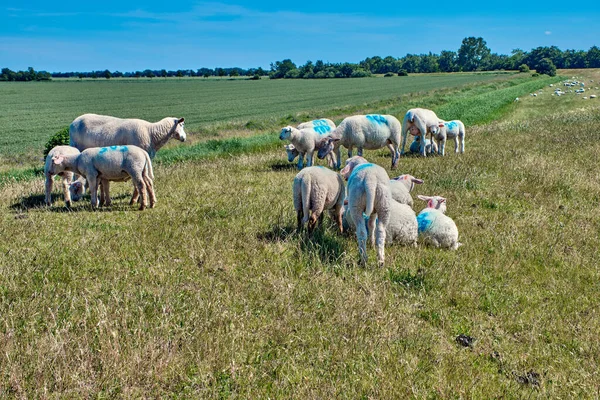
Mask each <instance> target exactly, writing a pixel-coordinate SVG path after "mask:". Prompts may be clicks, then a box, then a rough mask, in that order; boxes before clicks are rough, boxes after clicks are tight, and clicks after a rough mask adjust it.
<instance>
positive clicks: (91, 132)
mask: <svg viewBox="0 0 600 400" xmlns="http://www.w3.org/2000/svg"><path fill="white" fill-rule="evenodd" d="M183 126H184V118H173V117H167V118H163V119H161V120H160V121H158V122H154V123H152V122H148V121H144V120H141V119H122V118H115V117H110V116H108V115H97V114H84V115H81V116H79V117H77V118H76V119H75V120H74V121H73V122H72V123H71V126H69V142H70V145H71V146H73V147H76V148H77V149H79V151H83V150H85V149H88V148H90V147H104V146H117V145H134V146H137V147H139V148H141V149H142V150H145V151H146V152H147V153H148V154H149V155H150V158H154V156H155V155H156V152H157V151H158V150H159V149H160V148H161V147H162V146H164V145H165V144H166V143H167V142H168V141H169V139H171V138H173V139H177V140H179V141H181V142H184V141H185V139H186V134H185V131H184V130H183Z"/></svg>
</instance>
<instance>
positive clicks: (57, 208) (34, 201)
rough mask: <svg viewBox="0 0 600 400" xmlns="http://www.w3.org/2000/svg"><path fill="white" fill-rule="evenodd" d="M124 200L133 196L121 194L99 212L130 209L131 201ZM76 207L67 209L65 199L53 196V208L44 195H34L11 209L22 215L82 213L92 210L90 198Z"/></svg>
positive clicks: (15, 204) (76, 203)
mask: <svg viewBox="0 0 600 400" xmlns="http://www.w3.org/2000/svg"><path fill="white" fill-rule="evenodd" d="M122 199H127V200H129V199H131V196H130V195H128V194H120V195H118V196H116V197H111V200H112V205H111V206H110V207H100V208H99V211H110V210H111V209H112V208H113V207H119V208H121V206H122V205H126V206H128V207H129V201H126V202H122ZM73 205H74V206H75V207H67V206H66V204H65V200H64V197H63V196H62V195H58V196H53V197H52V206H50V207H48V206H46V196H45V195H44V194H34V195H31V196H27V197H21V199H20V200H19V202H17V203H14V204H12V205H11V206H10V209H11V210H13V211H15V212H17V213H22V212H26V211H29V210H31V209H40V208H45V209H46V210H47V211H51V212H59V213H62V212H82V211H91V210H92V208H91V206H90V196H89V195H86V196H84V197H82V198H81V200H79V201H76V202H73Z"/></svg>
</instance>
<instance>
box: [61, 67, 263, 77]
mask: <svg viewBox="0 0 600 400" xmlns="http://www.w3.org/2000/svg"><path fill="white" fill-rule="evenodd" d="M255 75H259V76H264V75H267V72H266V71H265V70H263V69H262V68H260V67H259V68H250V69H243V68H237V67H236V68H215V69H211V68H200V69H198V70H193V69H178V70H177V71H167V70H166V69H159V70H152V69H146V70H144V71H135V72H119V71H114V72H110V71H109V70H107V69H106V70H104V71H92V72H55V73H53V74H52V77H54V78H74V77H78V78H79V79H82V78H94V79H95V78H106V79H110V78H123V77H125V78H141V77H144V78H167V77H184V76H188V77H189V76H192V77H194V76H199V77H205V78H208V77H209V76H220V77H225V76H232V77H234V76H255Z"/></svg>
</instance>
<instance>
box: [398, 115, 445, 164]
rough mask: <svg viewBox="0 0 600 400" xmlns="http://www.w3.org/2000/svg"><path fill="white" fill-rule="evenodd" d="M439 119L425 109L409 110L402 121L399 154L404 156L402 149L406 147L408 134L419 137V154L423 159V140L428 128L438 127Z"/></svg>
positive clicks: (424, 154) (424, 143) (424, 142)
mask: <svg viewBox="0 0 600 400" xmlns="http://www.w3.org/2000/svg"><path fill="white" fill-rule="evenodd" d="M439 121H440V119H439V118H438V116H437V115H436V114H435V112H433V111H431V110H428V109H425V108H411V109H410V110H408V111H407V112H406V114H405V115H404V120H403V121H402V150H401V152H400V154H404V147H405V146H406V138H407V137H408V132H409V131H410V134H411V135H413V136H417V135H418V136H420V144H421V149H420V154H421V156H423V157H425V156H426V153H425V145H426V141H425V138H426V136H427V129H428V127H431V126H434V125H439V124H440V122H439Z"/></svg>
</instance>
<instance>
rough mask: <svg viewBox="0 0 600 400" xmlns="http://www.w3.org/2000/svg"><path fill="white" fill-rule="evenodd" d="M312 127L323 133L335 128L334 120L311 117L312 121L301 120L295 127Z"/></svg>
mask: <svg viewBox="0 0 600 400" xmlns="http://www.w3.org/2000/svg"><path fill="white" fill-rule="evenodd" d="M306 128H309V129H312V130H314V131H315V132H317V133H320V134H324V133H328V132H330V131H332V130H334V129H335V122H333V121H332V120H330V119H327V118H321V119H313V120H312V121H308V122H303V123H301V124H300V125H298V126H297V127H296V129H306Z"/></svg>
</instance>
